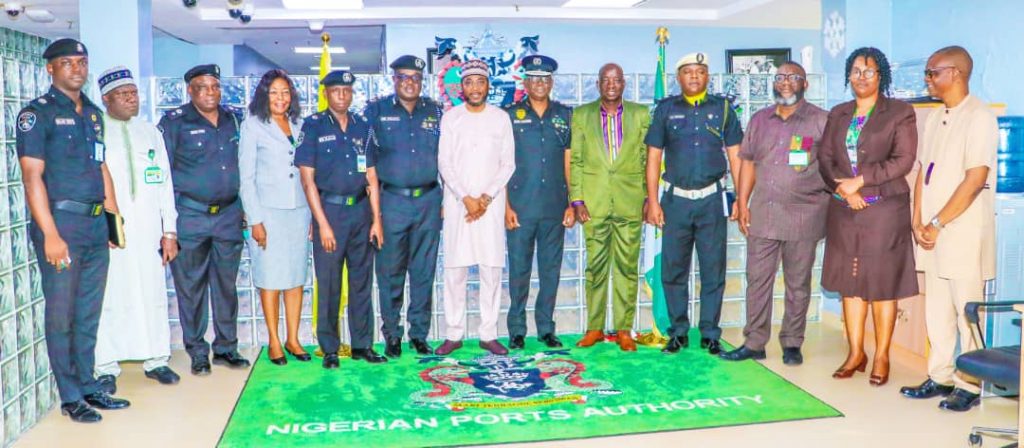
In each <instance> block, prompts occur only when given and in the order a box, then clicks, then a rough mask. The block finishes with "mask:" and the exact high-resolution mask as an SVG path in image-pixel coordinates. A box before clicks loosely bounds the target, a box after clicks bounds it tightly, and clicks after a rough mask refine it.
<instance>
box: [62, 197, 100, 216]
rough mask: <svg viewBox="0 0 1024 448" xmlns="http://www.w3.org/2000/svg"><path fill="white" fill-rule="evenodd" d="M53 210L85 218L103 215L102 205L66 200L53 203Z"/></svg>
mask: <svg viewBox="0 0 1024 448" xmlns="http://www.w3.org/2000/svg"><path fill="white" fill-rule="evenodd" d="M52 208H53V209H55V210H60V211H65V212H68V213H74V214H76V215H83V216H93V217H96V216H99V215H102V214H103V204H102V203H91V202H78V201H72V200H70V199H64V200H61V201H57V202H54V203H53V207H52Z"/></svg>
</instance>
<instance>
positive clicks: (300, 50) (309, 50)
mask: <svg viewBox="0 0 1024 448" xmlns="http://www.w3.org/2000/svg"><path fill="white" fill-rule="evenodd" d="M323 52H324V48H323V47H295V53H296V54H320V53H323ZM327 52H328V53H331V54H338V53H345V47H330V48H328V49H327Z"/></svg>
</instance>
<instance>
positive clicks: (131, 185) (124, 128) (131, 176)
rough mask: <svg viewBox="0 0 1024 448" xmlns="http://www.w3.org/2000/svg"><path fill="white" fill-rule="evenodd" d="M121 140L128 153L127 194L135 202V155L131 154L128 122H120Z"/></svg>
mask: <svg viewBox="0 0 1024 448" xmlns="http://www.w3.org/2000/svg"><path fill="white" fill-rule="evenodd" d="M121 139H122V140H124V149H125V152H127V153H128V193H129V195H131V198H132V200H135V155H134V154H132V153H133V152H134V151H132V135H131V132H128V122H127V121H122V122H121Z"/></svg>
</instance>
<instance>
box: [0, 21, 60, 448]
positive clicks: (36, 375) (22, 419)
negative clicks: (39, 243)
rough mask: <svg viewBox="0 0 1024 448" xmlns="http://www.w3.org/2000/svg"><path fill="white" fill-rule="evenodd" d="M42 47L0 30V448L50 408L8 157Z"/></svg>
mask: <svg viewBox="0 0 1024 448" xmlns="http://www.w3.org/2000/svg"><path fill="white" fill-rule="evenodd" d="M48 44H49V42H48V41H47V40H45V39H42V38H39V37H36V36H31V35H28V34H24V33H20V32H16V31H12V30H9V29H6V28H0V121H2V122H3V124H4V125H3V132H2V133H0V148H2V149H3V151H4V152H3V157H0V406H2V408H3V412H0V445H3V446H6V445H8V444H10V443H12V442H13V441H14V439H16V438H17V437H18V436H19V435H20V434H21V433H23V432H25V431H26V430H27V429H28V428H30V427H32V425H34V424H35V423H36V421H37V420H38V419H39V418H40V417H42V416H43V415H44V414H45V413H46V412H47V411H48V410H49V409H50V407H51V404H53V403H55V402H57V400H58V398H57V387H56V385H55V384H54V381H53V379H52V376H51V375H50V364H49V360H48V359H47V356H46V341H44V340H43V309H44V308H43V292H42V285H41V278H40V276H39V268H38V267H37V266H36V257H35V253H34V252H33V250H32V243H31V241H29V238H28V219H29V214H28V208H27V206H26V204H25V190H24V188H22V186H21V168H20V166H19V165H18V157H17V153H16V152H15V149H14V130H15V122H16V119H17V115H18V111H19V110H20V109H21V108H22V107H23V106H24V105H25V104H27V103H28V102H29V101H31V100H32V99H34V98H36V97H38V96H39V95H41V94H42V93H43V92H45V91H46V90H47V89H48V88H49V86H50V77H49V75H48V74H47V73H46V69H45V67H43V61H42V57H41V56H42V53H43V50H44V49H45V48H46V45H48Z"/></svg>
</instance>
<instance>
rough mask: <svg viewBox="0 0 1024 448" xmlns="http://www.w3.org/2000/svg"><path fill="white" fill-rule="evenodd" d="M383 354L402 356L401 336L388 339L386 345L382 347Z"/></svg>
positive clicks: (389, 356)
mask: <svg viewBox="0 0 1024 448" xmlns="http://www.w3.org/2000/svg"><path fill="white" fill-rule="evenodd" d="M384 356H387V357H388V358H399V357H401V356H402V338H391V339H388V342H387V346H386V347H384Z"/></svg>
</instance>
